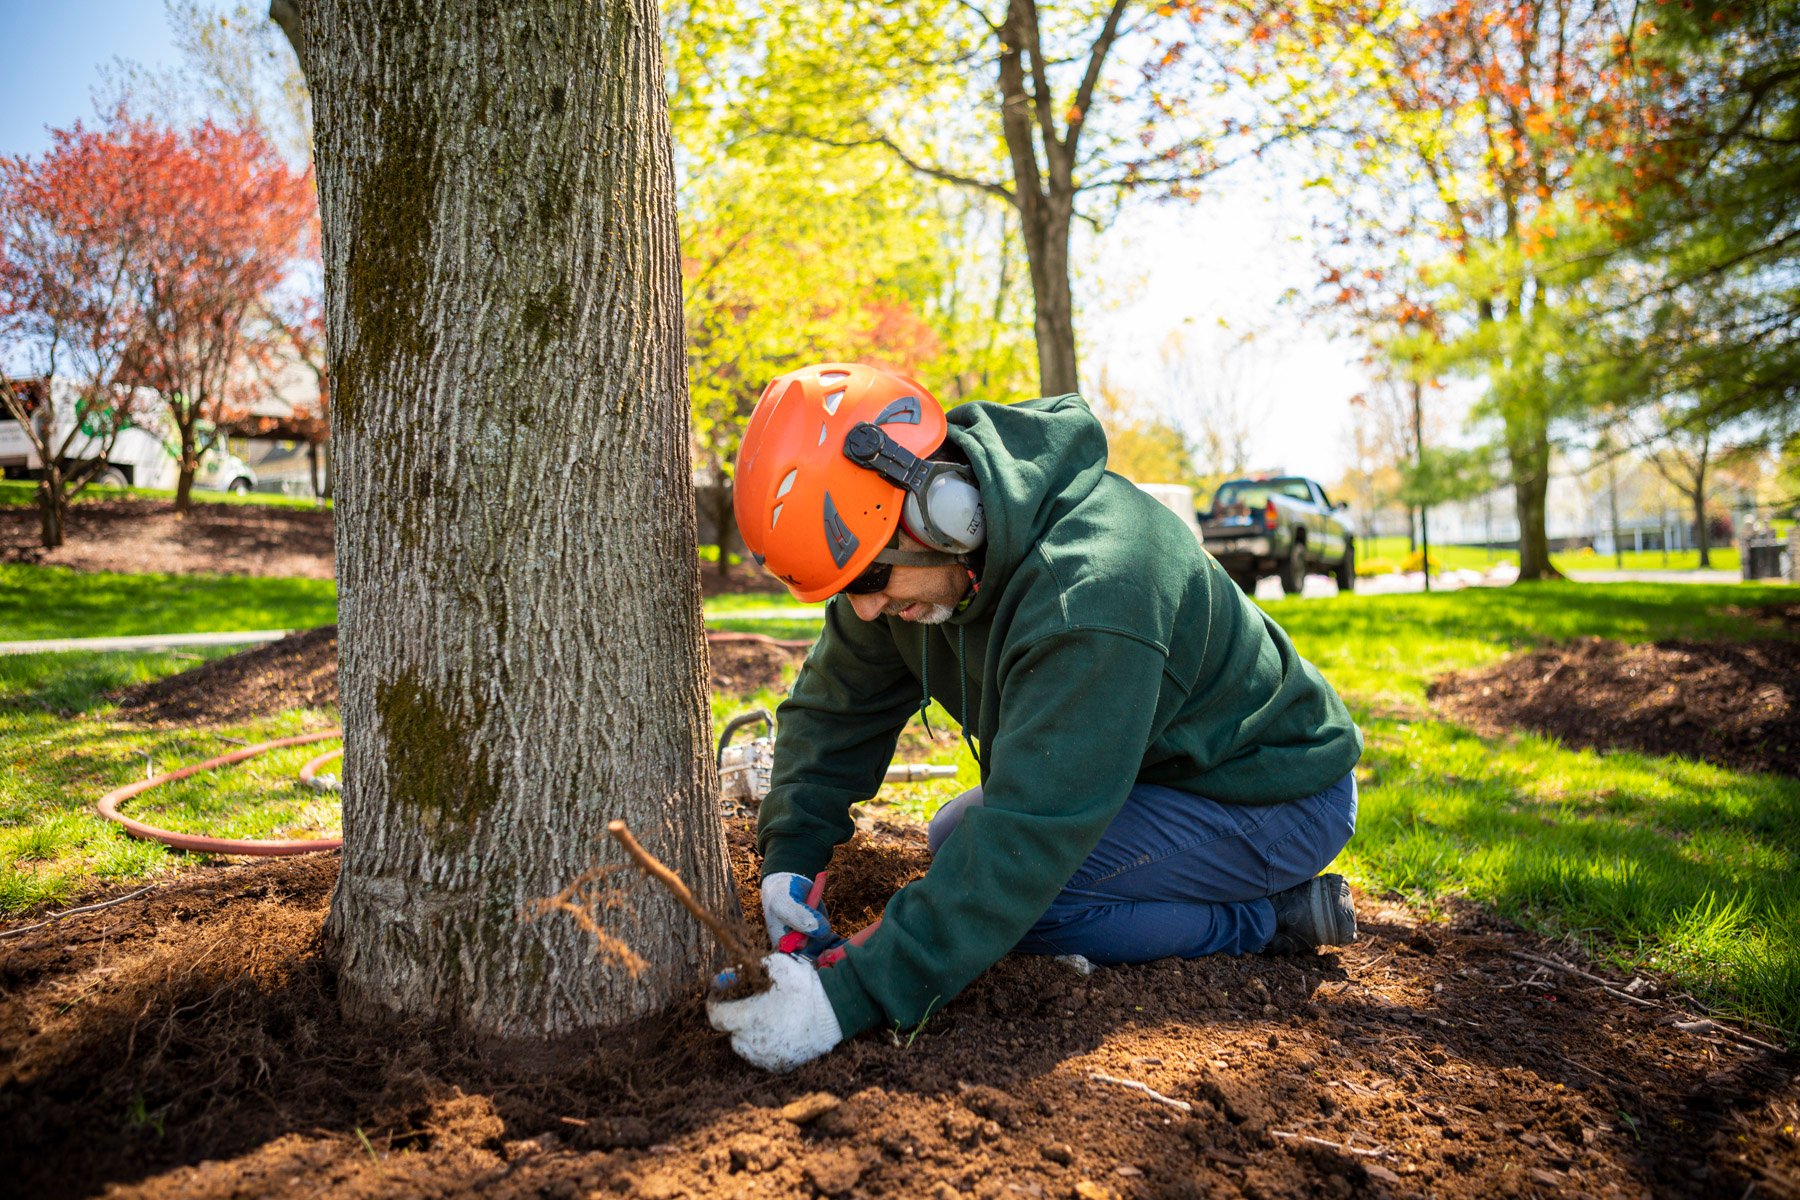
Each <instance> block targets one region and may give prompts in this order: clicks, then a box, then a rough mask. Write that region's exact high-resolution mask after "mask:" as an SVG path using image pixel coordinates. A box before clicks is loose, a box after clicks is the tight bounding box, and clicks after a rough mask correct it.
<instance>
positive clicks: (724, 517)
mask: <svg viewBox="0 0 1800 1200" xmlns="http://www.w3.org/2000/svg"><path fill="white" fill-rule="evenodd" d="M714 474H715V475H717V477H718V479H719V488H718V491H717V493H716V497H717V498H716V500H715V502H714V505H713V536H714V537H716V538H718V539H719V578H720V579H730V578H731V535H732V534H733V533H734V532H735V531H736V530H737V510H736V508H735V507H734V506H733V505H732V503H731V488H730V487H729V486H727V484H726V483H725V477H724V475H722V474H719V473H718V472H714Z"/></svg>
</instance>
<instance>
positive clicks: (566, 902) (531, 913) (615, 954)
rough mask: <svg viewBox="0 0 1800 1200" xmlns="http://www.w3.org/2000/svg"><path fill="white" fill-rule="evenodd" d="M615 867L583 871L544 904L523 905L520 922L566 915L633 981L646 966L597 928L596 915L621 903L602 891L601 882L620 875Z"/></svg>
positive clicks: (596, 947) (646, 964)
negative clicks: (551, 915) (617, 874)
mask: <svg viewBox="0 0 1800 1200" xmlns="http://www.w3.org/2000/svg"><path fill="white" fill-rule="evenodd" d="M624 869H625V868H624V867H623V866H621V865H619V864H614V865H613V866H610V867H594V868H592V869H590V870H587V871H583V872H582V873H581V874H580V875H578V876H576V878H575V882H573V883H571V884H570V885H569V886H568V887H566V888H564V889H563V890H562V891H560V892H558V893H556V895H554V896H551V897H549V898H548V899H545V900H533V901H531V902H530V903H528V904H526V905H525V909H524V913H523V919H524V920H527V921H535V920H537V919H538V918H539V917H546V916H549V915H550V914H551V913H553V912H560V913H565V914H567V915H568V916H569V917H570V918H571V919H572V920H574V922H575V924H576V925H578V926H580V927H581V929H582V930H583V931H584V932H585V933H587V935H588V936H589V937H591V938H593V939H594V950H595V951H596V952H597V953H599V954H604V955H606V956H607V957H608V958H611V959H612V960H613V961H614V962H616V963H618V964H619V965H620V966H621V967H623V968H624V969H625V971H626V972H627V973H628V974H629V975H630V976H631V977H632V978H633V979H636V978H637V977H638V976H639V975H641V974H643V971H644V968H645V967H646V966H648V965H649V964H648V963H646V962H645V961H644V960H643V959H642V958H641V957H639V956H638V953H637V951H635V950H633V949H632V948H631V947H630V946H628V945H626V944H625V943H624V942H623V941H621V940H620V939H618V938H616V937H614V936H613V935H612V934H610V933H608V932H607V931H606V930H605V929H602V928H601V927H600V922H599V921H598V920H596V919H595V918H596V915H597V913H598V912H599V910H600V909H602V908H614V907H617V906H619V905H621V904H623V903H624V901H623V900H621V899H620V898H619V897H617V896H615V895H612V894H611V892H610V888H608V887H602V886H601V884H602V882H603V881H604V880H605V879H606V877H607V876H609V875H611V874H612V873H613V872H614V871H623V870H624Z"/></svg>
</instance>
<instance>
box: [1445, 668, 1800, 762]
mask: <svg viewBox="0 0 1800 1200" xmlns="http://www.w3.org/2000/svg"><path fill="white" fill-rule="evenodd" d="M1430 695H1431V701H1432V704H1433V705H1434V706H1435V707H1436V708H1437V709H1438V710H1439V711H1440V712H1442V713H1443V714H1445V715H1446V716H1448V717H1450V718H1452V719H1454V720H1457V721H1461V722H1463V723H1465V724H1468V725H1470V726H1472V727H1473V728H1475V729H1476V730H1478V731H1480V732H1482V733H1486V734H1490V735H1493V734H1500V733H1504V732H1506V731H1507V730H1509V729H1515V728H1522V729H1529V730H1533V731H1534V732H1537V733H1543V734H1548V735H1550V736H1552V737H1555V738H1557V739H1559V740H1560V741H1562V742H1564V743H1566V744H1568V745H1571V746H1587V747H1594V748H1597V749H1615V748H1623V749H1630V750H1640V751H1643V752H1644V753H1646V754H1658V755H1682V756H1684V757H1688V758H1697V759H1703V760H1705V761H1708V762H1713V763H1718V764H1720V765H1722V766H1727V767H1732V768H1735V769H1737V770H1742V771H1772V772H1775V773H1777V774H1782V775H1790V776H1793V775H1800V641H1760V642H1689V641H1668V642H1656V643H1654V644H1648V645H1626V644H1623V643H1619V642H1612V641H1607V640H1605V639H1602V638H1585V639H1582V640H1581V641H1577V642H1571V643H1568V644H1566V645H1559V646H1552V647H1549V648H1546V649H1543V650H1537V651H1533V652H1531V653H1527V654H1518V655H1514V656H1512V657H1510V658H1507V659H1504V660H1502V661H1501V662H1499V663H1496V664H1495V665H1494V666H1492V667H1489V668H1487V669H1485V670H1481V671H1458V672H1453V673H1451V674H1449V675H1446V676H1444V677H1442V678H1441V679H1438V680H1437V681H1435V682H1434V683H1433V684H1432V686H1431V693H1430Z"/></svg>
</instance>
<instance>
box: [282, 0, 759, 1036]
mask: <svg viewBox="0 0 1800 1200" xmlns="http://www.w3.org/2000/svg"><path fill="white" fill-rule="evenodd" d="M293 8H294V9H295V10H296V11H294V12H292V13H291V14H290V15H291V16H292V17H296V18H297V24H293V23H290V25H289V26H288V27H289V28H291V29H294V30H297V31H298V33H299V36H300V39H301V41H300V44H299V45H298V47H297V52H298V55H299V58H300V61H301V62H302V63H303V64H305V67H306V70H307V78H308V80H309V82H310V83H311V85H312V94H313V99H314V103H315V105H316V116H317V153H316V162H317V164H318V173H319V191H320V199H321V207H322V217H323V231H324V238H323V242H324V248H325V297H326V304H325V323H326V328H327V332H328V335H329V336H328V339H327V340H328V344H329V347H330V356H331V380H332V396H333V414H332V416H333V421H334V441H335V444H336V452H335V454H334V458H335V462H336V467H337V470H336V499H337V530H338V560H337V570H338V580H339V584H340V587H341V592H340V596H341V599H340V620H339V646H340V655H341V662H342V669H341V672H340V675H341V690H342V708H343V717H344V732H345V756H344V768H345V770H344V797H343V808H344V860H343V866H342V870H341V874H340V876H339V880H338V884H337V889H336V892H335V893H334V895H333V898H332V906H331V913H330V915H329V917H328V918H327V923H326V929H325V938H326V943H327V945H328V947H329V949H330V952H331V953H332V954H333V956H334V957H335V959H336V963H337V967H338V987H339V998H340V1001H341V1003H342V1004H343V1006H344V1009H345V1011H346V1014H347V1015H348V1016H350V1017H351V1018H352V1019H358V1020H377V1021H379V1020H384V1019H391V1018H393V1017H396V1016H399V1017H417V1018H422V1019H425V1020H428V1021H431V1022H434V1023H435V1022H442V1023H445V1024H452V1025H457V1026H460V1027H463V1028H465V1029H468V1030H471V1031H473V1032H477V1033H480V1034H485V1035H489V1036H494V1037H499V1038H513V1039H533V1040H541V1039H545V1038H550V1037H555V1036H557V1035H566V1034H572V1033H575V1032H577V1031H581V1030H590V1029H596V1028H603V1027H610V1026H614V1025H617V1024H620V1023H622V1022H624V1021H627V1020H630V1019H632V1018H634V1017H637V1016H641V1015H643V1014H645V1013H648V1012H650V1011H653V1010H655V1009H658V1008H660V1007H663V1006H664V1005H666V1004H667V1003H669V1002H670V1001H671V1000H672V999H674V998H675V997H677V996H679V995H691V994H692V991H693V989H694V988H695V986H696V985H697V984H698V983H699V982H700V981H701V980H702V979H704V978H705V976H706V975H707V973H708V967H707V965H708V963H709V962H711V961H712V958H713V952H712V950H711V948H710V947H709V945H707V943H706V941H705V938H704V935H703V934H702V932H701V930H700V929H699V927H698V926H697V925H696V923H695V922H693V921H692V920H690V919H688V918H687V917H686V916H685V915H684V914H683V913H682V912H681V911H680V909H679V907H678V906H677V904H676V902H675V901H674V900H673V899H672V898H670V897H669V896H667V895H666V894H665V893H663V892H661V891H660V890H659V889H647V890H645V891H642V892H639V893H636V894H635V895H634V896H633V898H632V902H631V904H630V905H629V907H620V908H616V909H611V910H608V911H606V912H599V911H598V910H597V909H590V910H589V912H588V914H587V915H588V916H589V917H590V918H598V919H600V920H602V921H604V923H605V925H606V928H607V930H608V931H609V932H610V933H611V934H612V935H613V936H614V937H616V938H617V939H618V940H619V941H621V942H623V943H624V944H625V945H627V946H629V947H630V949H632V950H633V951H635V953H636V955H637V956H638V957H639V958H640V959H641V960H642V962H641V964H639V965H637V966H636V967H635V969H633V968H632V967H629V966H628V965H627V963H626V962H624V961H621V960H619V959H615V958H607V957H602V958H596V953H595V949H596V948H595V944H594V941H593V939H592V938H591V937H590V936H589V935H588V934H587V933H586V932H584V931H583V928H582V926H581V924H580V923H579V922H578V921H576V920H572V919H564V918H563V917H562V916H561V915H560V914H557V915H552V916H551V917H547V918H545V919H540V920H537V921H535V922H533V921H527V920H526V919H525V914H526V913H527V912H528V911H533V910H534V907H535V909H537V910H541V909H542V907H543V906H542V905H541V904H535V902H541V901H544V900H547V899H550V898H554V897H558V896H562V897H564V898H565V899H568V900H569V903H570V904H578V903H583V902H590V903H592V904H595V905H597V904H598V903H599V901H598V899H596V898H595V897H594V896H593V895H592V894H591V893H587V892H583V891H582V890H581V888H580V886H579V885H580V884H581V881H582V879H583V878H589V879H591V878H592V876H585V875H584V872H585V871H586V869H587V868H589V867H590V866H591V865H592V863H593V861H594V857H595V854H596V842H597V840H599V838H600V836H601V833H602V831H603V830H604V828H605V826H606V823H607V821H608V819H609V818H613V817H620V818H623V819H625V820H626V821H628V822H629V823H630V824H631V825H632V827H633V828H634V829H635V830H636V831H637V834H638V836H639V837H640V839H641V840H642V841H643V842H644V843H645V844H646V846H648V847H649V848H650V849H651V850H652V851H653V852H655V853H656V854H657V855H658V856H659V857H660V858H662V859H663V860H664V861H665V862H667V863H668V864H669V865H670V866H671V867H673V868H674V869H675V870H677V871H678V872H680V874H681V875H682V877H683V878H684V879H685V880H687V882H688V883H689V884H690V885H691V886H692V888H693V891H694V893H695V895H696V897H697V898H698V899H699V900H700V902H701V903H703V904H706V905H707V906H709V907H711V908H713V909H714V910H715V911H723V910H725V909H727V908H729V906H730V905H731V903H732V902H733V901H732V892H731V883H730V876H729V873H728V870H727V864H726V858H725V845H724V837H723V830H722V827H721V825H720V822H719V814H718V781H717V779H716V778H715V777H714V771H713V768H712V755H711V753H710V751H711V729H710V720H709V715H708V710H707V702H706V675H705V669H704V657H703V653H702V641H701V636H702V626H701V611H700V589H699V578H698V569H697V563H696V562H695V558H694V503H693V481H692V471H691V467H690V464H689V445H688V424H687V422H688V398H687V394H686V393H687V387H686V378H685V372H684V370H683V355H682V327H681V320H682V315H681V262H680V250H679V246H678V243H677V224H676V215H675V173H674V164H673V152H672V144H671V139H670V134H669V125H668V120H667V108H666V105H665V99H664V91H663V86H664V72H663V57H662V52H661V46H660V43H659V40H658V38H659V27H658V18H657V12H656V8H655V6H654V4H652V3H649V2H648V0H604V2H602V3H592V2H589V0H529V2H524V3H515V4H509V5H504V6H497V5H492V4H486V3H479V2H477V0H451V2H448V3H442V4H435V5H427V6H418V7H414V6H395V5H392V4H387V3H383V2H382V0H306V2H305V3H303V4H296V5H294V6H293ZM570 889H573V891H571V890H570ZM571 896H573V899H569V898H570V897H571Z"/></svg>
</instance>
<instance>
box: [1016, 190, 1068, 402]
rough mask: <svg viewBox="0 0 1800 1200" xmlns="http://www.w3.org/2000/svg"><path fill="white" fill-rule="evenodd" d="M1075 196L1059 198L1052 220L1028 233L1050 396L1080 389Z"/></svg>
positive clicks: (1043, 384)
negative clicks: (1072, 262)
mask: <svg viewBox="0 0 1800 1200" xmlns="http://www.w3.org/2000/svg"><path fill="white" fill-rule="evenodd" d="M1071 203H1072V198H1062V199H1053V200H1052V202H1051V204H1050V205H1049V207H1050V208H1051V209H1052V210H1056V211H1053V212H1052V213H1051V215H1050V216H1049V217H1048V219H1046V220H1044V221H1043V222H1040V223H1038V224H1037V225H1036V227H1032V226H1027V228H1026V231H1025V255H1026V258H1027V259H1028V260H1029V262H1030V264H1031V298H1032V303H1033V305H1034V307H1035V312H1036V321H1035V325H1036V331H1037V355H1038V387H1039V388H1040V389H1041V390H1042V391H1043V394H1044V395H1046V396H1060V395H1063V394H1064V393H1066V392H1073V391H1078V390H1080V385H1079V382H1078V380H1077V376H1076V371H1075V304H1074V293H1073V292H1072V290H1071V289H1070V287H1069V219H1070V205H1071Z"/></svg>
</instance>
